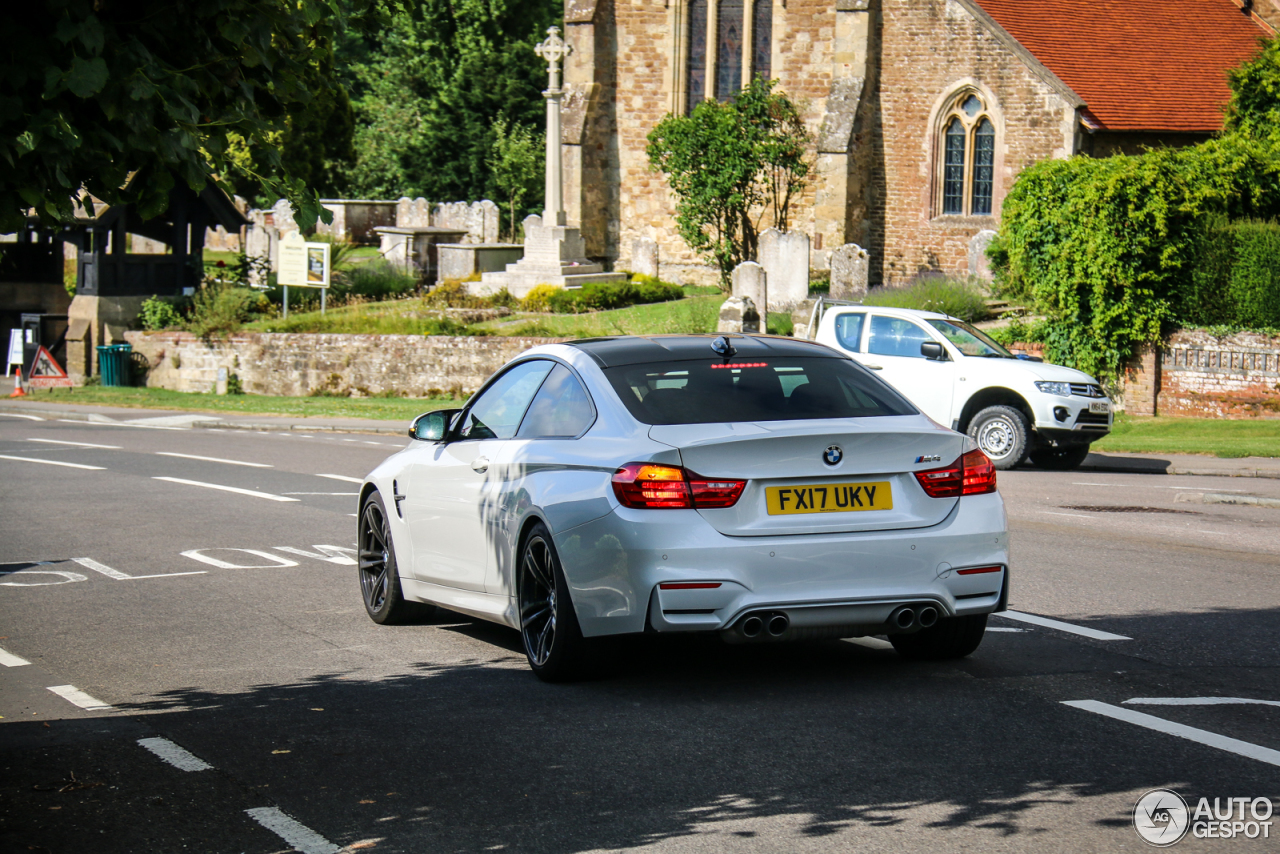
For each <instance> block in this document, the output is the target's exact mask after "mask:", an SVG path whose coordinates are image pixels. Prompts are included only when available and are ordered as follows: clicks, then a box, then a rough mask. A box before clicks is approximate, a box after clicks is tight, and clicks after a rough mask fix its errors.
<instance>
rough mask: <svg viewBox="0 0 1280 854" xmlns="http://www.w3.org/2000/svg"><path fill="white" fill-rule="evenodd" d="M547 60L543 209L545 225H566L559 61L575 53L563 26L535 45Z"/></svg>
mask: <svg viewBox="0 0 1280 854" xmlns="http://www.w3.org/2000/svg"><path fill="white" fill-rule="evenodd" d="M533 52H534V53H536V54H538V56H540V57H542V58H543V59H544V60H546V63H547V78H548V79H547V91H545V92H543V93H542V97H544V98H546V99H547V195H546V204H545V205H544V206H543V211H542V224H543V225H564V224H565V218H564V188H563V185H562V184H561V180H560V176H561V173H562V171H563V169H562V166H561V159H560V96H561V95H562V94H564V93H563V91H562V90H561V89H560V63H561V62H562V61H563V60H564V59H565V58H566V57H568V56H569V54H571V53H573V45H567V44H565V43H564V40H562V39H561V38H560V28H559V27H552V28H551V29H549V30H547V40H546V41H544V42H543V43H542V44H540V45H538V46H537V47H535V48H534V49H533Z"/></svg>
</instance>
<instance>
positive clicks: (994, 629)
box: [987, 626, 1026, 632]
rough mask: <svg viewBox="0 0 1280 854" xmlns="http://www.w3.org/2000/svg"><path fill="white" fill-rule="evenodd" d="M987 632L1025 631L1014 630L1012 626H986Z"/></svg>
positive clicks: (1023, 630)
mask: <svg viewBox="0 0 1280 854" xmlns="http://www.w3.org/2000/svg"><path fill="white" fill-rule="evenodd" d="M987 631H989V632H1025V631H1026V629H1015V628H1013V627H1012V626H987Z"/></svg>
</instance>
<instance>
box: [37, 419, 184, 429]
mask: <svg viewBox="0 0 1280 854" xmlns="http://www.w3.org/2000/svg"><path fill="white" fill-rule="evenodd" d="M58 423H59V424H79V425H80V426H81V427H84V426H86V425H89V424H92V425H93V426H94V427H140V428H142V429H143V430H186V429H187V428H186V427H161V426H160V425H159V424H135V423H133V422H132V421H79V420H77V419H75V418H59V419H58Z"/></svg>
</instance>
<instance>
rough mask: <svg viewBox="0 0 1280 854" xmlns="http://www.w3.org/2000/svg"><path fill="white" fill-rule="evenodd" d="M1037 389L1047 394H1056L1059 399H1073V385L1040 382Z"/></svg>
mask: <svg viewBox="0 0 1280 854" xmlns="http://www.w3.org/2000/svg"><path fill="white" fill-rule="evenodd" d="M1036 388H1038V389H1039V390H1040V391H1042V392H1044V393H1045V394H1056V395H1058V396H1059V397H1071V383H1047V382H1038V383H1036Z"/></svg>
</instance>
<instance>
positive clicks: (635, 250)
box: [631, 237, 658, 279]
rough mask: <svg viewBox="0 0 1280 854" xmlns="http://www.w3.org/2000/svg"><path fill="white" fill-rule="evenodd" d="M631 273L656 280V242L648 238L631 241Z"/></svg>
mask: <svg viewBox="0 0 1280 854" xmlns="http://www.w3.org/2000/svg"><path fill="white" fill-rule="evenodd" d="M631 272H633V273H636V274H638V275H641V276H650V277H652V278H654V279H656V278H658V242H657V241H656V240H651V239H649V238H648V237H637V238H636V239H635V240H633V241H631Z"/></svg>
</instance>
